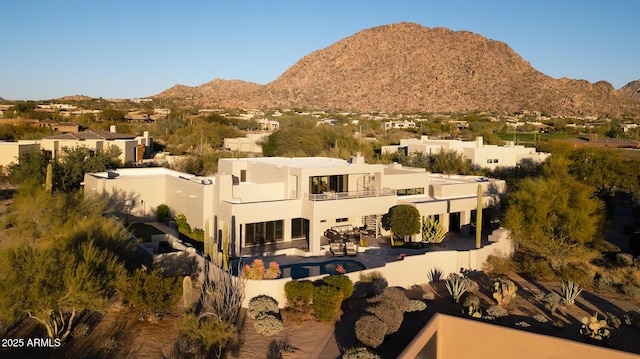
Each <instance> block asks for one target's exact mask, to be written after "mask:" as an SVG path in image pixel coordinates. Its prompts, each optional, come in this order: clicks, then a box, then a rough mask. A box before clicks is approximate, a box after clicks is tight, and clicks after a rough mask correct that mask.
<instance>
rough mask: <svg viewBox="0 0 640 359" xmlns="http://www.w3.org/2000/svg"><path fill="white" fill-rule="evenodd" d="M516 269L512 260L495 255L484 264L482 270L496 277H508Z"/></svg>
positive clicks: (489, 257)
mask: <svg viewBox="0 0 640 359" xmlns="http://www.w3.org/2000/svg"><path fill="white" fill-rule="evenodd" d="M515 267H516V266H515V264H514V262H513V261H512V260H511V258H509V257H505V256H500V255H493V254H491V255H489V256H488V257H487V260H486V261H485V262H484V263H483V264H482V269H483V270H484V271H485V272H487V274H489V275H491V276H494V277H497V276H503V275H507V274H509V273H511V272H513V271H514V269H515Z"/></svg>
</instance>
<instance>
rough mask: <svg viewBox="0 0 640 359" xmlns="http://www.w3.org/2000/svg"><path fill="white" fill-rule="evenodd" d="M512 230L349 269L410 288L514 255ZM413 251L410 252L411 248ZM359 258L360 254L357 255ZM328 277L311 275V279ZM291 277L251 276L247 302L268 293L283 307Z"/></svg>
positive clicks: (352, 275)
mask: <svg viewBox="0 0 640 359" xmlns="http://www.w3.org/2000/svg"><path fill="white" fill-rule="evenodd" d="M507 237H508V231H507V230H505V229H498V230H496V231H494V233H493V234H492V237H491V238H490V241H495V242H491V243H490V244H488V245H485V246H484V247H482V248H480V249H474V250H470V251H455V250H452V251H436V252H427V253H425V254H421V255H414V256H407V257H405V258H404V259H403V260H398V261H394V262H389V263H387V264H386V265H384V266H383V267H376V268H371V269H366V270H364V271H358V272H352V273H347V274H346V275H347V276H348V277H349V278H351V280H352V281H353V282H354V283H355V282H357V281H358V280H359V279H360V274H361V273H370V272H375V271H377V272H380V273H382V275H383V276H384V278H385V279H386V280H387V282H388V284H389V286H400V287H403V288H409V287H411V286H412V285H414V284H422V283H427V282H429V279H428V273H429V272H430V271H431V270H434V269H437V270H438V271H441V272H442V275H443V277H446V276H447V275H448V274H449V273H459V271H460V269H461V268H464V269H481V268H482V264H483V263H484V262H485V261H486V260H487V257H488V256H489V255H491V254H501V255H511V254H512V253H513V247H512V242H511V240H509V239H508V238H507ZM408 253H409V252H408ZM353 259H354V260H358V257H354V258H353ZM322 277H324V276H323V275H321V276H317V277H309V278H306V279H309V280H311V281H313V280H315V279H319V278H322ZM290 280H291V278H281V279H271V280H249V281H248V282H247V287H246V291H245V299H244V302H243V306H245V307H246V306H248V305H249V300H251V298H253V297H255V296H257V295H260V294H264V295H268V296H271V297H273V298H274V299H276V300H277V301H278V304H279V306H280V307H281V308H284V306H285V304H286V301H287V300H286V297H285V294H284V285H285V284H286V283H287V282H288V281H290Z"/></svg>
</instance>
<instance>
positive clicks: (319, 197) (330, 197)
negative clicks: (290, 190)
mask: <svg viewBox="0 0 640 359" xmlns="http://www.w3.org/2000/svg"><path fill="white" fill-rule="evenodd" d="M395 195H396V190H395V189H391V188H380V189H373V190H359V191H349V192H323V193H317V194H314V193H309V194H308V196H309V200H310V201H335V200H343V199H354V198H368V197H382V196H395Z"/></svg>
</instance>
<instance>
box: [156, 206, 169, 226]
mask: <svg viewBox="0 0 640 359" xmlns="http://www.w3.org/2000/svg"><path fill="white" fill-rule="evenodd" d="M157 217H158V222H160V223H162V222H164V220H165V219H167V218H169V206H167V205H166V204H161V205H159V206H158V208H157Z"/></svg>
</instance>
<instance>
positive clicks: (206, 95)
mask: <svg viewBox="0 0 640 359" xmlns="http://www.w3.org/2000/svg"><path fill="white" fill-rule="evenodd" d="M262 87H263V86H262V85H258V84H256V83H253V82H246V81H240V80H222V79H215V80H213V81H211V82H207V83H206V84H203V85H200V86H195V87H190V86H184V85H174V86H173V87H171V88H170V89H167V90H165V91H163V92H162V93H160V94H158V95H156V96H154V97H156V98H164V99H171V98H182V99H186V100H188V101H191V102H193V103H194V104H197V105H211V104H228V103H230V102H233V101H238V100H239V99H240V98H242V97H243V96H245V95H247V94H249V93H252V92H256V91H259V90H260V89H261V88H262ZM225 107H236V106H225Z"/></svg>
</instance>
